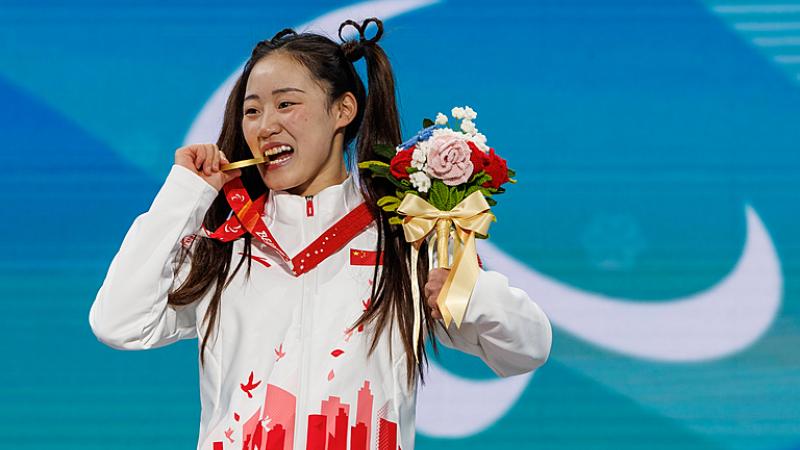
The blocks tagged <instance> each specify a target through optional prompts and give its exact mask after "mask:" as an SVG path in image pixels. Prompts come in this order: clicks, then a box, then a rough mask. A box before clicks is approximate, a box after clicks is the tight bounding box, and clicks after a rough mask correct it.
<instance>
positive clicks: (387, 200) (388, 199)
mask: <svg viewBox="0 0 800 450" xmlns="http://www.w3.org/2000/svg"><path fill="white" fill-rule="evenodd" d="M391 203H397V204H399V203H400V199H399V198H397V197H395V196H394V195H384V196H383V197H381V198H379V199H378V206H386V205H388V204H391Z"/></svg>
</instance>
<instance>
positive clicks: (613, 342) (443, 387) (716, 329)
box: [184, 0, 782, 438]
mask: <svg viewBox="0 0 800 450" xmlns="http://www.w3.org/2000/svg"><path fill="white" fill-rule="evenodd" d="M435 3H438V0H410V1H373V2H364V3H359V4H356V5H352V6H348V7H345V8H341V9H338V10H335V11H333V12H331V13H328V14H326V15H324V16H321V17H319V18H317V19H316V20H313V21H311V22H309V23H307V24H304V25H301V26H299V27H297V29H300V30H303V29H314V30H316V31H320V32H323V33H326V34H328V35H329V36H335V33H336V31H337V27H338V25H339V24H340V23H341V22H342V21H343V20H345V19H363V18H366V17H370V16H377V17H380V18H381V19H383V20H388V19H390V18H392V17H396V16H398V15H400V14H403V13H405V12H409V11H412V10H415V9H419V8H422V7H425V6H429V5H432V4H435ZM350 31H352V29H351V30H350ZM240 72H241V67H239V68H238V69H237V70H236V71H234V73H233V74H231V75H230V76H229V77H228V79H227V80H225V82H224V83H223V84H222V85H221V86H220V87H219V88H218V89H217V90H216V91H215V92H214V93H213V95H212V96H211V98H210V99H209V100H208V101H207V102H206V104H205V105H204V107H203V109H202V111H201V112H200V114H199V115H198V116H197V118H196V119H195V121H194V122H193V123H192V126H191V128H190V130H189V132H188V133H187V135H186V137H185V139H184V144H189V143H194V142H216V140H217V137H218V135H219V130H220V127H221V124H222V116H223V113H224V109H225V101H226V99H227V97H228V94H229V93H230V91H231V89H232V87H233V84H234V82H235V81H236V78H237V77H238V76H239V73H240ZM747 225H748V226H747V241H746V244H745V248H744V251H743V253H742V257H741V258H740V260H739V262H738V263H737V265H736V268H735V269H734V270H733V271H732V272H731V274H729V276H728V277H727V278H726V279H724V280H723V281H721V282H720V283H718V284H717V285H716V286H714V287H712V288H710V289H708V290H707V291H705V292H703V293H700V294H697V295H693V296H690V297H687V298H682V299H673V300H669V301H665V302H661V303H657V304H653V303H637V302H636V301H635V300H632V301H628V300H623V299H614V298H610V297H606V296H603V295H600V294H593V293H589V292H585V291H582V290H579V289H576V288H574V287H571V286H568V285H564V284H562V283H559V282H557V281H555V280H553V279H551V278H549V277H546V276H544V275H542V274H540V273H538V272H536V271H535V270H533V269H531V268H529V267H527V266H525V265H524V264H522V263H520V262H518V261H515V260H514V259H512V258H511V257H509V256H508V255H506V254H504V253H503V252H501V251H500V250H499V249H497V248H496V247H494V246H492V245H491V244H489V243H487V242H485V241H481V242H480V243H479V245H480V251H481V256H482V258H483V259H484V261H485V262H486V263H487V265H488V266H490V267H491V268H493V269H497V270H499V271H501V272H503V273H504V274H506V275H507V276H508V277H509V278H510V279H511V281H512V283H513V284H514V285H516V286H519V287H521V288H523V289H525V290H527V291H528V292H529V293H531V296H532V297H533V298H534V299H535V300H536V301H537V302H538V303H539V304H540V305H541V306H542V307H543V309H545V311H546V312H547V313H548V315H549V316H550V318H551V320H552V321H553V322H554V323H555V324H556V325H558V326H560V327H561V328H563V329H565V330H566V331H568V332H570V333H573V334H575V335H576V336H579V337H581V338H583V339H585V340H587V341H589V342H591V343H593V344H595V345H599V346H601V347H604V348H607V349H610V350H614V351H617V352H620V353H623V354H626V355H630V356H635V357H640V358H647V359H655V360H663V361H697V360H703V359H710V358H717V357H720V356H724V355H727V354H730V353H733V352H736V351H738V350H741V349H743V348H745V347H747V346H748V345H750V344H751V343H752V342H754V341H755V340H756V339H757V338H758V337H759V336H760V335H761V334H762V333H763V332H764V331H765V330H766V329H767V328H768V327H769V324H770V323H771V322H772V320H773V318H774V316H775V314H776V312H777V309H778V306H779V305H780V299H781V289H782V280H781V274H780V266H779V263H778V258H777V255H776V252H775V249H774V247H773V246H772V242H771V240H770V238H769V235H768V234H767V231H766V230H765V228H764V226H763V224H762V223H761V221H760V220H759V218H758V216H757V215H756V213H755V212H754V211H753V210H752V209H751V208H750V207H748V208H747ZM709 336H712V337H714V339H709ZM531 376H532V374H530V373H529V374H525V375H519V376H516V377H509V378H499V379H492V380H473V379H468V378H463V377H459V376H456V375H454V374H451V373H449V372H447V371H446V370H444V369H443V368H442V367H440V366H438V365H437V364H436V363H435V362H433V361H431V365H430V366H429V372H428V381H427V382H426V385H425V386H424V387H423V388H421V389H420V391H419V396H418V399H417V402H418V403H417V404H418V408H417V429H418V431H420V432H421V433H424V434H427V435H430V436H437V437H451V438H456V437H465V436H469V435H472V434H475V433H478V432H480V431H483V430H484V429H486V428H487V427H489V426H491V425H492V424H494V423H495V422H496V421H497V420H498V419H500V418H501V417H503V416H504V415H505V414H506V413H507V412H508V410H509V409H510V408H511V407H512V406H513V405H514V404H515V403H516V402H517V400H518V399H519V398H520V396H521V395H522V393H523V391H524V390H525V388H526V386H527V384H528V382H529V381H530V378H531ZM485 400H491V401H485Z"/></svg>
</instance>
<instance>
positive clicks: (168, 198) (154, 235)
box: [89, 165, 217, 350]
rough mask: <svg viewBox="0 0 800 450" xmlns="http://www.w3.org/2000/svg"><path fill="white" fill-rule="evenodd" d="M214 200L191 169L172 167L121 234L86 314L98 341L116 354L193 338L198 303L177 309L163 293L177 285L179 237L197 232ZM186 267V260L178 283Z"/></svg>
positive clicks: (195, 330)
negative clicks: (146, 207)
mask: <svg viewBox="0 0 800 450" xmlns="http://www.w3.org/2000/svg"><path fill="white" fill-rule="evenodd" d="M216 196H217V191H216V190H215V189H214V188H213V187H212V186H211V185H209V184H208V183H207V182H206V181H205V180H203V179H202V178H200V177H199V176H197V175H196V174H194V173H192V172H191V171H190V170H189V169H187V168H185V167H182V166H179V165H174V166H172V169H171V170H170V173H169V175H168V176H167V179H166V181H165V182H164V185H163V186H162V187H161V189H160V190H159V192H158V194H157V195H156V198H155V200H153V203H152V205H151V206H150V209H149V210H148V211H147V212H146V213H144V214H142V215H140V216H139V217H137V218H136V220H135V221H134V222H133V225H131V227H130V229H129V230H128V233H127V234H126V235H125V239H124V240H123V242H122V246H121V247H120V249H119V251H118V252H117V254H116V256H114V259H113V260H112V261H111V266H110V267H109V269H108V273H107V274H106V277H105V280H104V281H103V284H102V286H101V287H100V290H99V291H98V292H97V297H96V298H95V300H94V303H93V304H92V307H91V309H90V311H89V325H90V326H91V328H92V332H93V333H94V334H95V336H97V339H98V340H99V341H100V342H103V343H104V344H106V345H108V346H109V347H112V348H116V349H119V350H144V349H149V348H156V347H162V346H164V345H167V344H170V343H173V342H175V341H178V340H179V339H185V338H193V337H196V336H197V329H196V320H195V309H196V304H197V303H198V302H194V303H192V304H189V305H183V306H177V307H176V306H173V305H169V304H168V303H167V294H168V292H169V290H170V288H171V287H172V286H173V283H174V282H175V281H176V276H175V274H174V262H175V260H176V256H177V255H178V251H179V250H180V248H181V238H182V237H183V236H186V235H190V234H193V233H195V232H196V231H197V230H198V229H199V228H200V226H201V224H202V220H203V217H204V216H205V213H206V211H207V210H208V208H209V207H210V206H211V203H212V202H213V201H214V199H215V198H216ZM189 264H190V258H188V257H187V258H186V261H185V262H184V264H183V266H182V268H181V273H180V274H178V278H179V279H180V278H182V277H183V276H185V274H186V273H188V269H189Z"/></svg>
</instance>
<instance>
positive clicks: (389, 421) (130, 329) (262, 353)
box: [89, 165, 551, 450]
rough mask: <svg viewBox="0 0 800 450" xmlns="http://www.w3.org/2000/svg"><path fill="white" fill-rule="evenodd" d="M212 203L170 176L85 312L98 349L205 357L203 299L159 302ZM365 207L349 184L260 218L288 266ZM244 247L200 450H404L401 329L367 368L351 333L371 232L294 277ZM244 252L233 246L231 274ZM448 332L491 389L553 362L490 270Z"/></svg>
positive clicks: (540, 329) (276, 261)
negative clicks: (182, 348)
mask: <svg viewBox="0 0 800 450" xmlns="http://www.w3.org/2000/svg"><path fill="white" fill-rule="evenodd" d="M217 194H218V192H217V191H216V190H215V189H214V188H213V187H212V186H210V185H209V184H208V183H206V182H205V181H204V180H203V179H202V178H200V177H199V176H197V175H196V174H194V173H192V172H191V171H190V170H188V169H186V168H184V167H182V166H178V165H175V166H173V167H172V170H171V171H170V173H169V176H168V177H167V179H166V181H165V183H164V185H163V186H162V188H161V190H160V191H159V193H158V195H157V196H156V198H155V200H154V201H153V204H152V206H151V207H150V209H149V211H148V212H146V213H144V214H142V215H140V216H139V217H138V218H137V219H136V220H135V221H134V223H133V225H132V226H131V228H130V230H129V231H128V233H127V235H126V236H125V239H124V241H123V243H122V246H121V248H120V250H119V252H118V253H117V255H116V256H115V257H114V259H113V261H112V263H111V266H110V268H109V270H108V274H107V275H106V278H105V281H104V282H103V285H102V287H101V288H100V290H99V292H98V293H97V298H96V299H95V301H94V303H93V304H92V307H91V311H90V313H89V323H90V325H91V328H92V331H93V332H94V334H95V335H96V336H97V338H98V339H99V340H100V341H101V342H103V343H105V344H106V345H108V346H110V347H113V348H116V349H121V350H142V349H148V348H155V347H161V346H164V345H167V344H170V343H173V342H175V341H178V340H179V339H186V338H196V337H198V336H199V339H198V349H199V347H200V343H201V342H202V337H203V335H204V334H203V333H205V322H203V317H204V314H205V311H206V308H207V305H208V302H209V300H210V298H211V293H210V292H209V294H207V295H206V296H205V297H204V298H202V299H200V300H198V301H196V302H194V303H193V304H191V305H186V306H181V307H174V306H171V305H168V304H167V293H168V291H169V290H170V288H172V287H177V285H178V283H179V282H180V281H182V280H183V279H185V277H186V274H187V273H188V268H189V264H188V263H189V260H188V258H187V263H186V264H184V266H183V267H182V269H181V270H180V272H179V273H178V275H177V278H176V277H175V276H173V267H174V264H175V258H176V255H177V254H178V251H179V250H180V247H181V245H186V244H187V239H186V237H187V236H191V235H193V234H197V235H198V236H201V235H200V234H199V231H198V230H200V229H201V224H202V220H203V217H204V215H205V213H206V211H207V209H208V208H209V206H210V205H211V203H212V201H213V200H214V199H215V198H216V196H217ZM362 201H363V198H362V196H361V193H360V191H359V189H358V188H357V186H356V183H355V182H354V180H353V178H352V176H351V177H349V178H348V179H347V180H346V181H345V182H343V183H342V184H340V185H334V186H330V187H327V188H325V189H324V190H322V191H321V192H320V193H318V194H317V195H315V196H313V197H309V198H305V197H302V196H298V195H292V194H289V193H287V192H283V191H271V192H269V194H268V202H267V206H266V208H265V211H264V215H263V217H264V221H265V223H266V225H267V227H268V228H269V230H270V231H271V232H272V234H273V235H274V236H275V238H276V239H277V240H278V243H279V244H280V246H281V247H282V248H283V249H284V250H285V251H286V252H287V253H288V254H289V255H294V254H295V253H296V252H298V251H299V250H301V249H303V248H305V247H306V245H307V244H308V243H310V242H311V241H313V240H314V239H315V238H316V237H317V236H319V235H320V234H321V233H322V232H323V231H325V230H326V229H327V228H328V227H330V226H331V225H332V224H333V223H335V222H336V221H337V220H338V219H339V218H341V217H342V216H344V214H345V213H346V212H348V211H350V210H351V209H353V208H354V207H355V206H357V205H358V204H359V203H361V202H362ZM312 210H313V211H312ZM202 238H204V237H198V239H202ZM182 241H183V242H182ZM252 242H253V247H252V248H253V262H252V263H253V266H252V271H251V277H250V279H249V280H248V279H246V278H245V273H246V270H245V269H246V267H245V266H243V267H242V268H241V269H240V271H239V272H238V273H237V275H236V276H235V278H234V279H233V281H232V282H231V283H230V285H229V286H228V287H227V288H226V289H225V290H224V292H223V296H222V301H221V304H220V310H219V315H218V317H217V320H218V324H219V328H218V329H217V330H216V332H215V333H213V335H212V337H211V338H210V339H209V341H208V345H207V347H206V354H205V367H204V368H202V369H201V370H200V400H201V406H202V412H201V418H200V433H199V442H198V446H197V448H198V449H202V450H221V449H226V450H227V449H242V448H248V449H250V448H259V449H265V448H266V449H279V448H280V449H285V450H292V449H298V450H299V449H323V450H324V449H326V448H327V449H342V450H345V449H348V448H350V449H371V450H379V449H397V448H402V449H406V450H412V449H413V448H414V429H415V424H414V420H415V405H416V391H417V389H416V383H415V385H414V388H412V389H408V388H407V384H406V362H405V358H406V352H405V350H404V347H403V345H402V343H401V341H400V334H399V331H398V327H396V326H394V327H392V331H391V332H390V331H389V329H388V328H387V329H386V330H384V332H383V333H382V336H381V343H380V346H379V347H378V349H376V351H375V352H374V353H373V355H372V356H371V357H369V358H367V356H366V355H367V350H368V345H369V339H370V336H369V335H368V332H369V329H368V328H367V329H362V330H360V331H359V330H358V329H356V330H351V329H350V326H351V325H352V324H353V323H354V321H355V320H356V319H357V318H358V317H359V315H360V314H361V313H362V312H363V310H364V308H365V307H368V306H369V297H370V294H371V291H370V290H371V283H372V281H371V280H372V272H373V268H372V266H370V265H358V264H355V265H354V264H351V260H352V261H353V262H355V263H358V258H357V257H353V256H351V253H352V254H354V255H355V256H357V255H358V253H357V252H358V251H361V250H366V251H370V250H374V249H375V246H376V243H377V231H376V228H375V225H374V223H373V224H372V225H370V226H369V227H368V228H367V229H365V230H364V231H363V232H362V233H361V234H359V235H358V236H356V237H355V238H354V239H353V240H352V241H350V243H349V244H347V245H345V246H344V247H343V248H342V249H341V250H340V251H338V252H337V253H335V254H333V255H331V256H330V257H328V258H327V259H325V260H324V261H323V262H322V263H321V264H320V265H319V266H317V267H316V268H315V269H313V270H311V271H310V272H308V273H306V274H304V275H301V276H299V277H295V276H293V275H291V273H290V270H289V269H288V268H287V266H286V265H285V264H284V263H283V262H282V260H281V259H280V258H278V257H277V256H276V255H275V252H274V251H273V250H272V249H269V248H268V247H266V246H265V245H263V244H262V243H261V242H260V241H258V240H256V239H253V241H252ZM241 251H243V240H241V239H239V240H237V241H235V242H234V252H233V255H234V260H233V264H236V263H238V260H239V258H240V257H241V256H240V252H241ZM440 325H441V326H438V327H437V328H438V329H439V330H442V328H443V324H441V322H440ZM450 333H451V335H452V336H453V340H452V341H451V340H450V339H448V337H447V335H445V333H444V332H443V331H442V332H438V333H437V338H438V339H439V340H440V342H442V343H443V344H444V345H446V346H448V347H451V348H456V349H459V350H461V351H464V352H467V353H470V354H473V355H476V356H478V357H480V358H481V359H482V360H483V361H484V362H486V364H487V365H488V366H489V367H491V368H492V370H493V371H494V372H495V373H496V374H497V375H499V376H510V375H515V374H520V373H524V372H528V371H531V370H533V369H535V368H536V367H538V366H540V365H541V364H543V363H544V362H545V360H546V359H547V356H548V354H549V351H550V344H551V329H550V323H549V321H548V320H547V317H546V316H545V314H544V313H543V312H542V310H541V309H540V308H539V307H538V306H537V305H536V304H535V303H534V302H533V301H531V299H530V298H529V297H528V295H527V294H526V293H525V292H524V291H522V290H520V289H517V288H513V287H509V286H508V280H507V278H506V277H504V276H503V275H501V274H499V273H497V272H492V271H483V270H481V272H480V275H479V278H478V281H477V284H476V286H475V290H474V292H473V295H472V298H471V299H470V303H469V307H468V309H467V312H466V316H465V317H464V322H463V324H462V326H461V328H458V329H456V328H455V326H454V325H451V328H450ZM389 338H391V350H392V351H391V354H390V351H389V346H388V339H389ZM198 357H199V355H198ZM259 428H260V429H259ZM326 437H327V438H326ZM281 442H282V443H283V445H281ZM245 444H247V445H245ZM254 444H255V446H254Z"/></svg>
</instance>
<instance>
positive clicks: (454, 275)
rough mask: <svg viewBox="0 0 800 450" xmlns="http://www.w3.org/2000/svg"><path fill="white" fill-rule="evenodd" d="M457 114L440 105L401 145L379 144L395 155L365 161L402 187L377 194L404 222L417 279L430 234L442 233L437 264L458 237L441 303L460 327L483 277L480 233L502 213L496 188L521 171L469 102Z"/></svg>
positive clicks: (443, 262) (395, 219)
mask: <svg viewBox="0 0 800 450" xmlns="http://www.w3.org/2000/svg"><path fill="white" fill-rule="evenodd" d="M451 114H452V117H453V118H454V119H456V120H460V121H461V123H460V124H459V130H455V129H452V128H450V127H449V126H448V125H449V119H448V117H447V116H446V115H444V114H442V113H438V114H437V116H436V120H435V121H433V120H430V119H425V120H424V121H423V123H422V126H423V129H422V130H420V131H419V132H418V133H417V134H416V135H415V136H414V137H412V138H411V139H409V140H407V141H405V142H403V143H402V144H400V145H399V146H397V147H394V148H393V147H391V146H389V145H378V146H376V147H375V152H376V153H377V154H378V155H379V156H382V157H384V158H386V159H387V160H389V162H388V163H387V162H385V161H364V162H361V163H359V165H358V167H359V168H361V169H366V170H368V171H369V172H370V173H371V175H372V176H373V177H382V178H386V179H387V180H389V181H390V182H391V183H392V184H394V185H395V186H396V188H397V189H396V192H395V195H387V196H384V197H382V198H380V199H378V206H380V207H381V208H382V209H383V210H384V211H388V212H392V213H395V215H394V216H392V217H390V218H389V223H390V224H396V225H401V226H402V227H403V232H404V235H405V238H406V241H408V242H409V243H411V245H412V252H411V256H412V261H411V279H412V280H416V268H417V260H418V257H419V255H418V251H419V248H420V246H421V245H422V243H423V242H425V240H426V239H429V238H430V239H435V240H436V252H437V266H438V267H443V268H448V267H449V264H450V261H451V258H450V254H449V242H450V238H451V237H452V239H453V243H454V250H455V251H454V255H453V258H452V267H451V270H450V274H449V275H448V278H447V281H446V282H445V284H444V286H443V287H442V291H441V293H440V294H439V298H438V299H437V304H438V306H439V310H440V311H441V313H442V318H443V319H444V321H445V325H446V326H448V327H449V326H450V323H451V322H455V323H456V326H457V327H460V326H461V321H462V320H463V317H464V314H465V312H466V307H467V303H468V302H469V298H470V296H471V295H472V289H473V288H474V287H475V282H476V281H477V278H478V271H479V267H478V257H477V253H476V251H475V238H476V237H479V238H486V237H487V236H488V233H487V231H488V229H489V225H490V223H491V222H492V221H494V220H495V217H494V215H493V214H492V213H491V212H490V209H489V208H490V206H493V205H495V204H496V201H495V200H494V198H493V196H495V195H497V194H502V193H503V192H505V188H504V187H503V185H504V184H506V183H508V182H510V183H516V180H514V179H513V178H512V177H514V176H515V173H514V171H513V170H511V169H509V168H508V166H507V164H506V161H505V160H504V159H503V158H501V157H500V156H498V155H497V154H496V153H495V151H494V149H493V148H491V147H489V146H488V145H487V144H486V136H484V135H483V134H481V133H479V132H478V129H477V128H476V127H475V122H474V120H475V119H476V118H477V116H478V115H477V113H476V112H475V111H474V110H473V109H472V108H470V107H469V106H465V107H463V108H462V107H456V108H453V109H452V111H451ZM434 230H435V231H436V232H435V233H433V231H434ZM411 285H412V294H413V296H414V304H415V311H414V331H415V332H414V336H415V342H414V350H415V352H416V348H417V342H418V335H419V324H420V317H419V316H420V312H419V286H417V283H416V282H412V283H411Z"/></svg>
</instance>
